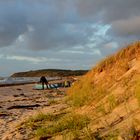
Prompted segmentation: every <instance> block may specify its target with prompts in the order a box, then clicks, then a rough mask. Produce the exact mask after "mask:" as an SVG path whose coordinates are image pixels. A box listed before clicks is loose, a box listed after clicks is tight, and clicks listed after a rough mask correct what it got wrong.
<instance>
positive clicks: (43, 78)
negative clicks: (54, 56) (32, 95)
mask: <svg viewBox="0 0 140 140" xmlns="http://www.w3.org/2000/svg"><path fill="white" fill-rule="evenodd" d="M40 83H42V89H44V84H45V85H46V87H48V81H47V79H46V78H45V76H41V78H40Z"/></svg>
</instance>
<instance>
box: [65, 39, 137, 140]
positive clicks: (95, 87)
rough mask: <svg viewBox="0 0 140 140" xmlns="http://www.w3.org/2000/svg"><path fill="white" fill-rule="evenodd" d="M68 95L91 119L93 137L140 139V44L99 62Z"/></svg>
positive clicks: (123, 139) (130, 46)
mask: <svg viewBox="0 0 140 140" xmlns="http://www.w3.org/2000/svg"><path fill="white" fill-rule="evenodd" d="M68 94H69V98H70V102H71V104H72V105H73V106H75V107H77V110H78V111H79V112H80V114H87V115H88V116H90V117H91V118H92V120H93V121H92V122H91V124H90V129H91V132H92V133H91V134H96V137H97V136H98V139H103V140H125V139H127V140H134V139H135V140H136V139H139V137H138V136H139V134H140V42H134V43H132V44H130V45H128V46H126V48H124V49H122V50H120V51H119V52H118V53H116V54H114V55H112V56H109V57H108V58H106V59H104V60H103V61H101V62H100V63H98V64H97V65H96V66H95V67H94V68H93V69H92V70H91V71H89V72H88V73H87V74H86V75H84V76H83V77H82V78H81V79H80V80H79V81H77V82H75V83H74V85H73V86H72V88H71V89H69V91H68ZM92 136H93V135H92ZM95 139H96V138H95Z"/></svg>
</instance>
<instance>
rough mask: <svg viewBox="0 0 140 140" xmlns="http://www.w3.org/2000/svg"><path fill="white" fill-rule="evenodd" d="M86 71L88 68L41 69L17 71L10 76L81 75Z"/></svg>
mask: <svg viewBox="0 0 140 140" xmlns="http://www.w3.org/2000/svg"><path fill="white" fill-rule="evenodd" d="M87 72H88V70H62V69H42V70H34V71H27V72H18V73H14V74H13V75H11V77H40V76H42V75H44V76H46V77H66V76H81V75H84V74H86V73H87Z"/></svg>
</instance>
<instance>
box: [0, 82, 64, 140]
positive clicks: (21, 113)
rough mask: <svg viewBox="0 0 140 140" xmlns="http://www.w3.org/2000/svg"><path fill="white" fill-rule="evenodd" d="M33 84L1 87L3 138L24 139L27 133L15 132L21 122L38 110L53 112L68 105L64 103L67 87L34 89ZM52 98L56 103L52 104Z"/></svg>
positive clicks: (0, 123) (1, 132) (0, 135)
mask: <svg viewBox="0 0 140 140" xmlns="http://www.w3.org/2000/svg"><path fill="white" fill-rule="evenodd" d="M53 82H58V81H53ZM59 82H60V81H59ZM33 86H34V84H33V83H32V84H31V83H30V84H21V85H12V86H3V87H0V125H1V126H2V127H1V128H0V139H1V140H14V139H24V138H23V137H26V135H20V136H19V135H18V136H17V135H16V134H14V133H13V130H14V129H15V128H16V126H17V125H18V124H19V123H20V122H22V121H23V120H25V119H26V118H28V117H30V116H33V114H37V113H38V112H43V113H44V112H46V113H52V112H56V111H59V110H61V109H63V108H66V107H67V105H66V104H64V103H62V100H63V98H64V97H65V91H66V90H67V88H61V89H59V90H58V89H49V90H34V89H33ZM51 100H54V101H55V102H54V103H55V104H50V101H51Z"/></svg>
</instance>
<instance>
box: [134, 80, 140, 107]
mask: <svg viewBox="0 0 140 140" xmlns="http://www.w3.org/2000/svg"><path fill="white" fill-rule="evenodd" d="M135 97H136V98H137V100H138V102H139V105H140V79H139V80H138V81H137V83H136V88H135Z"/></svg>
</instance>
